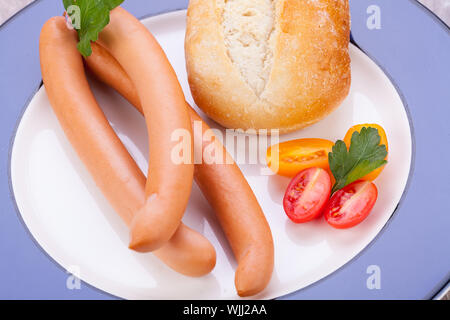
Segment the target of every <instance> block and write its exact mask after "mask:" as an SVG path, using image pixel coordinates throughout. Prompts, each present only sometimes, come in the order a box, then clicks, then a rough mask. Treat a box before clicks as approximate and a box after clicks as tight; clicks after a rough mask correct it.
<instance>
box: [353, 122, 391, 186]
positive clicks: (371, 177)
mask: <svg viewBox="0 0 450 320" xmlns="http://www.w3.org/2000/svg"><path fill="white" fill-rule="evenodd" d="M364 127H366V128H367V127H371V128H375V129H378V134H379V135H380V138H381V139H380V145H383V144H384V145H385V146H386V150H387V151H389V149H388V141H387V136H386V132H385V131H384V129H383V127H381V126H380V125H378V124H358V125H356V126H353V127H351V128H350V129H349V130H348V131H347V134H346V135H345V138H344V142H345V144H346V145H347V148H350V143H351V140H352V135H353V133H354V132H355V131H357V132H360V131H361V129H362V128H364ZM385 160H387V156H386V159H385ZM383 169H384V166H382V167H380V168H378V169H376V170H374V171H372V172H371V173H369V174H367V175H365V176H364V177H363V178H361V179H362V180H367V181H373V180H375V179H376V178H377V177H378V176H379V175H380V173H381V171H383Z"/></svg>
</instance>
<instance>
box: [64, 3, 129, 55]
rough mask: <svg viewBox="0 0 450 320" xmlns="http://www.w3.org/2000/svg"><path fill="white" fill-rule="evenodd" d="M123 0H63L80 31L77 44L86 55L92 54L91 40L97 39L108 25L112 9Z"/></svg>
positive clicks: (73, 22) (73, 23)
mask: <svg viewBox="0 0 450 320" xmlns="http://www.w3.org/2000/svg"><path fill="white" fill-rule="evenodd" d="M123 1H124V0H63V4H64V8H65V9H66V11H67V13H68V14H69V15H70V18H71V21H72V26H73V27H74V28H75V29H76V30H77V32H78V38H79V40H80V41H79V42H78V45H77V48H78V51H80V53H81V54H82V55H83V56H84V57H88V56H90V55H91V54H92V48H91V41H97V40H98V34H99V33H100V31H102V30H103V28H105V27H106V26H107V25H108V23H109V13H110V11H111V10H113V9H114V8H116V7H118V6H119V5H120V4H122V2H123ZM71 6H75V7H71ZM74 8H75V9H76V10H75V9H74ZM77 19H78V20H77Z"/></svg>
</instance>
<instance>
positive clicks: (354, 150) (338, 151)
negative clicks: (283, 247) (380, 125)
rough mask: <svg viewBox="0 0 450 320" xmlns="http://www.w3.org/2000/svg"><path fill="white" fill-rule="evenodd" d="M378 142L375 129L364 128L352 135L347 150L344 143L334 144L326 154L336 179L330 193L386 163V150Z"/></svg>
mask: <svg viewBox="0 0 450 320" xmlns="http://www.w3.org/2000/svg"><path fill="white" fill-rule="evenodd" d="M380 140H381V138H380V135H379V133H378V130H377V129H375V128H371V127H368V128H366V127H364V128H362V129H361V131H360V132H357V131H355V132H354V133H353V135H352V140H351V144H350V148H349V149H348V150H347V146H346V144H345V142H344V141H342V140H338V141H337V142H336V144H335V145H334V146H333V150H332V152H330V153H329V154H328V162H329V164H330V169H331V172H332V173H333V175H334V178H335V179H336V183H335V184H334V186H333V190H332V193H334V192H336V191H338V190H339V189H342V188H344V187H345V186H346V185H349V184H350V183H352V182H354V181H356V180H358V179H360V178H362V177H364V176H365V175H367V174H369V173H371V172H372V171H374V170H375V169H378V168H379V167H381V166H384V165H385V164H386V163H387V161H386V160H384V159H385V158H386V156H387V149H386V146H385V145H384V144H383V145H380Z"/></svg>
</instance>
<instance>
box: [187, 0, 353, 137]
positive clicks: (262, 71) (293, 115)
mask: <svg viewBox="0 0 450 320" xmlns="http://www.w3.org/2000/svg"><path fill="white" fill-rule="evenodd" d="M349 40H350V13H349V5H348V0H190V3H189V9H188V17H187V32H186V43H185V49H186V66H187V71H188V77H189V84H190V87H191V91H192V95H193V97H194V100H195V102H196V104H197V105H198V106H199V107H200V108H201V109H202V110H203V111H204V112H205V113H206V114H207V115H208V116H209V117H211V118H212V119H213V120H215V121H216V122H218V123H220V124H221V125H223V126H225V127H227V128H233V129H244V130H247V129H256V130H258V129H279V130H280V132H281V133H286V132H290V131H294V130H297V129H301V128H304V127H306V126H308V125H311V124H313V123H315V122H317V121H319V120H321V119H322V118H324V117H325V116H327V115H328V114H329V113H330V112H332V111H333V110H334V109H335V108H336V107H338V106H339V105H340V104H341V102H342V101H343V100H344V99H345V97H346V96H347V95H348V92H349V89H350V82H351V73H350V57H349V51H348V46H349Z"/></svg>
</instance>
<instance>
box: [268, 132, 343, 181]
mask: <svg viewBox="0 0 450 320" xmlns="http://www.w3.org/2000/svg"><path fill="white" fill-rule="evenodd" d="M333 145H334V143H333V142H331V141H329V140H324V139H298V140H292V141H288V142H283V143H280V144H277V145H273V146H271V147H270V148H269V149H268V150H267V165H268V166H269V168H270V169H271V170H272V171H273V172H275V173H277V174H279V175H282V176H286V177H294V176H295V175H296V174H297V173H299V172H300V171H302V170H304V169H307V168H311V167H319V168H322V169H325V170H327V171H328V172H329V171H330V167H329V165H328V153H329V152H331V149H332V148H333Z"/></svg>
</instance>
